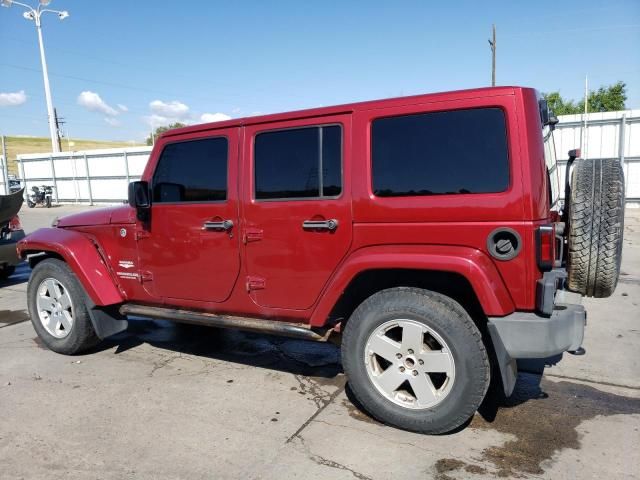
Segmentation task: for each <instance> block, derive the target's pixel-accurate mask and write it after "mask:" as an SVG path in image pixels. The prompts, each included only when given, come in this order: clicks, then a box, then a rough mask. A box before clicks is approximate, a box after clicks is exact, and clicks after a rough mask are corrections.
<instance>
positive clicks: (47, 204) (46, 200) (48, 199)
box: [44, 197, 51, 208]
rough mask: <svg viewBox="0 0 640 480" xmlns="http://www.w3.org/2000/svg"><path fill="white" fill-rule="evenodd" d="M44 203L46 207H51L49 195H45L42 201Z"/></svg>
mask: <svg viewBox="0 0 640 480" xmlns="http://www.w3.org/2000/svg"><path fill="white" fill-rule="evenodd" d="M44 204H45V205H46V206H47V208H51V197H47V198H46V199H45V201H44Z"/></svg>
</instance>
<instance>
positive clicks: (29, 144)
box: [0, 137, 143, 175]
mask: <svg viewBox="0 0 640 480" xmlns="http://www.w3.org/2000/svg"><path fill="white" fill-rule="evenodd" d="M69 141H70V142H72V143H74V145H73V146H72V147H71V149H72V150H74V151H78V150H91V149H95V148H115V147H136V146H141V145H143V144H141V143H138V144H132V143H131V142H118V141H113V142H112V141H102V140H82V139H77V138H72V139H70V140H69ZM5 146H6V148H7V158H8V159H9V162H8V166H9V173H12V174H14V175H18V164H17V162H16V158H17V156H18V155H21V154H23V153H42V152H50V151H51V140H50V139H49V137H5ZM68 149H69V147H68V144H67V141H66V139H64V140H63V141H62V151H67V150H68ZM1 153H2V152H1V151H0V154H1Z"/></svg>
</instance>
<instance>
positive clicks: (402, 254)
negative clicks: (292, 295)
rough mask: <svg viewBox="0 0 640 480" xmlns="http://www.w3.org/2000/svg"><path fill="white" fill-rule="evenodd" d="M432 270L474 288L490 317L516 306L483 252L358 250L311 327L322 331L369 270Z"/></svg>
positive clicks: (322, 301) (338, 273) (396, 248)
mask: <svg viewBox="0 0 640 480" xmlns="http://www.w3.org/2000/svg"><path fill="white" fill-rule="evenodd" d="M403 268H405V269H411V270H431V271H442V272H452V273H458V274H460V275H462V276H463V277H464V278H466V279H467V280H468V282H469V284H470V285H471V287H472V288H473V291H474V292H475V294H476V297H477V298H478V301H479V303H480V305H481V306H482V309H483V311H484V313H485V315H487V316H504V315H508V314H510V313H512V312H513V311H514V310H515V305H514V303H513V300H512V298H511V296H510V295H509V291H508V289H507V287H506V285H505V284H504V282H503V280H502V277H501V276H500V274H499V272H498V270H497V269H496V267H495V265H494V264H493V262H492V261H491V259H489V257H488V256H487V255H485V254H484V253H482V252H481V251H480V250H477V249H474V248H469V247H451V246H446V247H445V246H440V245H431V246H415V245H385V246H374V247H365V248H361V249H359V250H356V251H355V252H354V253H352V254H351V255H350V256H349V257H347V259H346V260H345V261H344V262H343V263H342V265H341V266H340V267H339V269H338V270H337V271H336V272H335V273H334V275H333V276H332V278H331V279H330V281H329V282H328V283H327V285H326V286H325V289H324V292H323V294H322V295H321V297H320V302H319V303H318V305H317V306H316V308H315V309H314V311H313V314H312V315H311V319H310V322H309V323H310V325H311V326H312V327H323V326H325V324H326V321H327V319H328V317H329V314H330V312H331V310H332V309H333V307H334V305H335V304H336V303H337V301H338V300H339V298H340V296H341V295H342V293H343V292H344V291H345V290H346V288H347V287H348V286H349V284H350V283H351V281H352V280H353V279H354V278H355V277H356V276H357V275H358V274H360V273H362V272H365V271H367V270H384V269H403Z"/></svg>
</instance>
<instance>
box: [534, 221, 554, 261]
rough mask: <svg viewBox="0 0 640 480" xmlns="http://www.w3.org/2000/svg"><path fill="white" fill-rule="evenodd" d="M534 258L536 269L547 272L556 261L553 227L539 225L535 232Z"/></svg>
mask: <svg viewBox="0 0 640 480" xmlns="http://www.w3.org/2000/svg"><path fill="white" fill-rule="evenodd" d="M536 247H537V250H536V258H537V260H538V268H539V269H540V271H542V272H548V271H549V270H551V269H552V268H553V267H554V264H555V261H556V227H555V225H541V226H540V227H538V230H537V231H536Z"/></svg>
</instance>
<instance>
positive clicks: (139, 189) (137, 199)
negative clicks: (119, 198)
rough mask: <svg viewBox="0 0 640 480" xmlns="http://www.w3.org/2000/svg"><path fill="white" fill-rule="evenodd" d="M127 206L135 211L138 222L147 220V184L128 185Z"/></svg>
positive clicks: (135, 183)
mask: <svg viewBox="0 0 640 480" xmlns="http://www.w3.org/2000/svg"><path fill="white" fill-rule="evenodd" d="M129 205H131V206H132V207H133V208H135V209H136V210H137V212H138V220H142V221H146V220H148V218H149V209H150V208H151V199H150V198H149V183H147V182H143V181H139V182H131V183H130V184H129Z"/></svg>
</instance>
